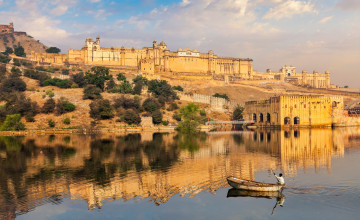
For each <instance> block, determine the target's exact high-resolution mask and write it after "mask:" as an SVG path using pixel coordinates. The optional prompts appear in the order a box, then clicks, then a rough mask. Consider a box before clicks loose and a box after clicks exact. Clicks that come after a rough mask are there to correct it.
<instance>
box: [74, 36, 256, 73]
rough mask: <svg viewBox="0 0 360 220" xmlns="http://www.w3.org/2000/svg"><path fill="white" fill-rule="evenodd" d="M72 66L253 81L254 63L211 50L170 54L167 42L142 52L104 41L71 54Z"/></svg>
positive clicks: (184, 50)
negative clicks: (132, 68) (106, 66)
mask: <svg viewBox="0 0 360 220" xmlns="http://www.w3.org/2000/svg"><path fill="white" fill-rule="evenodd" d="M68 62H69V63H70V64H87V65H114V66H128V67H134V68H138V69H139V70H140V72H142V73H146V74H155V73H161V72H172V73H178V74H184V75H212V76H224V75H233V76H237V77H241V78H244V79H251V78H252V73H253V65H252V62H253V60H252V59H248V58H247V59H240V58H233V57H219V56H217V55H215V54H214V53H213V51H212V50H210V51H209V52H208V53H200V52H198V51H197V50H196V49H194V50H191V49H178V50H177V51H170V50H169V49H168V48H167V45H166V44H165V43H164V42H161V43H160V44H157V42H156V41H154V42H153V46H152V47H144V48H142V49H135V48H124V47H121V48H114V47H101V46H100V38H99V37H97V38H96V41H93V39H92V38H87V39H86V41H85V46H84V47H83V48H82V49H81V50H74V49H70V50H69V58H68Z"/></svg>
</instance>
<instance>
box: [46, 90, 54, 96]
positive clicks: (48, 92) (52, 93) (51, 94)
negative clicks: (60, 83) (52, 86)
mask: <svg viewBox="0 0 360 220" xmlns="http://www.w3.org/2000/svg"><path fill="white" fill-rule="evenodd" d="M46 95H48V96H49V97H50V98H52V97H54V96H55V94H54V92H53V91H51V90H46Z"/></svg>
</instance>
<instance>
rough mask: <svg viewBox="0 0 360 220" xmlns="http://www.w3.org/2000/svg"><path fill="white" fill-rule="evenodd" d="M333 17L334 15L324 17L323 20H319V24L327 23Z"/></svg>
mask: <svg viewBox="0 0 360 220" xmlns="http://www.w3.org/2000/svg"><path fill="white" fill-rule="evenodd" d="M331 19H333V16H328V17H325V18H323V19H321V20H320V21H319V24H325V23H327V22H328V21H330V20H331Z"/></svg>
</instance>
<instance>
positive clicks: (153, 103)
mask: <svg viewBox="0 0 360 220" xmlns="http://www.w3.org/2000/svg"><path fill="white" fill-rule="evenodd" d="M142 107H143V108H144V109H145V110H146V111H148V112H151V113H152V112H155V111H156V110H158V109H160V103H159V102H158V101H157V100H156V99H154V98H147V99H145V101H144V103H143V104H142Z"/></svg>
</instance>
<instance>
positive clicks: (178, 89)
mask: <svg viewBox="0 0 360 220" xmlns="http://www.w3.org/2000/svg"><path fill="white" fill-rule="evenodd" d="M173 89H174V90H177V91H180V92H183V91H184V89H183V87H181V86H174V87H173Z"/></svg>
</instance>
